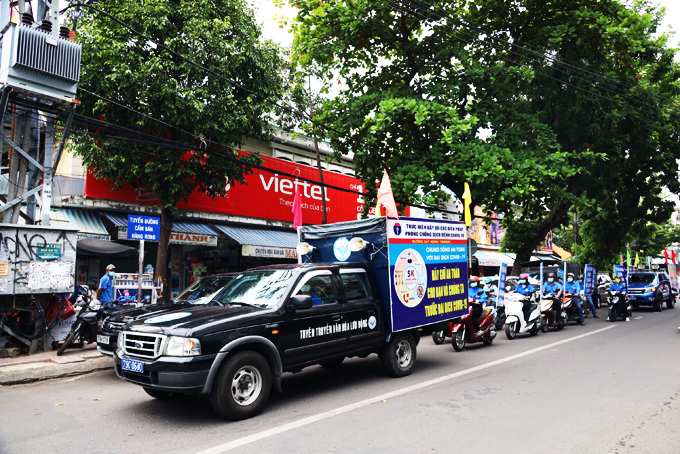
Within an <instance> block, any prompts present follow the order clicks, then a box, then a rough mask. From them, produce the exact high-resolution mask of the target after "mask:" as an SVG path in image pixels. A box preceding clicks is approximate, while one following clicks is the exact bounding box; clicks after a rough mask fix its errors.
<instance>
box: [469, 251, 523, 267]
mask: <svg viewBox="0 0 680 454" xmlns="http://www.w3.org/2000/svg"><path fill="white" fill-rule="evenodd" d="M474 256H475V258H476V259H477V262H478V263H479V265H480V266H501V263H507V264H508V266H512V265H513V263H515V261H514V260H513V259H511V258H510V257H508V256H507V255H505V254H501V253H500V252H495V251H482V250H481V249H477V252H475V255H474Z"/></svg>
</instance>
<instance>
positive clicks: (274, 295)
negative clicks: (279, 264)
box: [217, 270, 295, 308]
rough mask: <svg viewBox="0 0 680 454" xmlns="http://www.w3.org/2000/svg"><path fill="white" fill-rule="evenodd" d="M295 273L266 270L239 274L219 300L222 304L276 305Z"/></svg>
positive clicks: (271, 306) (268, 306) (270, 306)
mask: <svg viewBox="0 0 680 454" xmlns="http://www.w3.org/2000/svg"><path fill="white" fill-rule="evenodd" d="M294 273H295V271H294V270H266V271H248V272H245V273H242V274H239V275H238V276H236V279H234V281H233V283H232V284H231V285H230V286H229V288H228V289H227V290H226V291H225V292H224V293H222V294H221V295H220V296H219V297H218V298H217V301H218V302H220V303H221V304H244V305H249V306H257V307H264V308H273V307H276V304H277V302H278V301H279V299H281V297H282V296H283V294H284V293H285V291H286V289H287V288H288V285H289V284H290V283H291V281H292V279H293V276H294Z"/></svg>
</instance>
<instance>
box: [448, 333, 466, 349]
mask: <svg viewBox="0 0 680 454" xmlns="http://www.w3.org/2000/svg"><path fill="white" fill-rule="evenodd" d="M451 345H453V349H454V350H455V351H457V352H462V351H463V349H464V348H465V330H462V331H457V332H455V333H454V334H453V338H452V339H451Z"/></svg>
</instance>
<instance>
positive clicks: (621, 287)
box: [609, 281, 626, 293]
mask: <svg viewBox="0 0 680 454" xmlns="http://www.w3.org/2000/svg"><path fill="white" fill-rule="evenodd" d="M609 291H610V292H624V293H626V284H624V283H623V281H621V283H620V284H617V283H616V282H613V283H612V285H611V287H609Z"/></svg>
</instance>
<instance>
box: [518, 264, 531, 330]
mask: <svg viewBox="0 0 680 454" xmlns="http://www.w3.org/2000/svg"><path fill="white" fill-rule="evenodd" d="M515 293H519V294H520V295H522V296H524V297H527V296H531V295H532V294H533V293H534V286H533V285H531V284H530V283H529V275H528V274H526V273H522V274H520V275H519V285H518V286H517V287H515ZM530 309H531V301H530V300H529V298H525V299H523V300H522V313H523V314H524V320H526V321H528V320H529V315H530V314H529V310H530Z"/></svg>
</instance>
